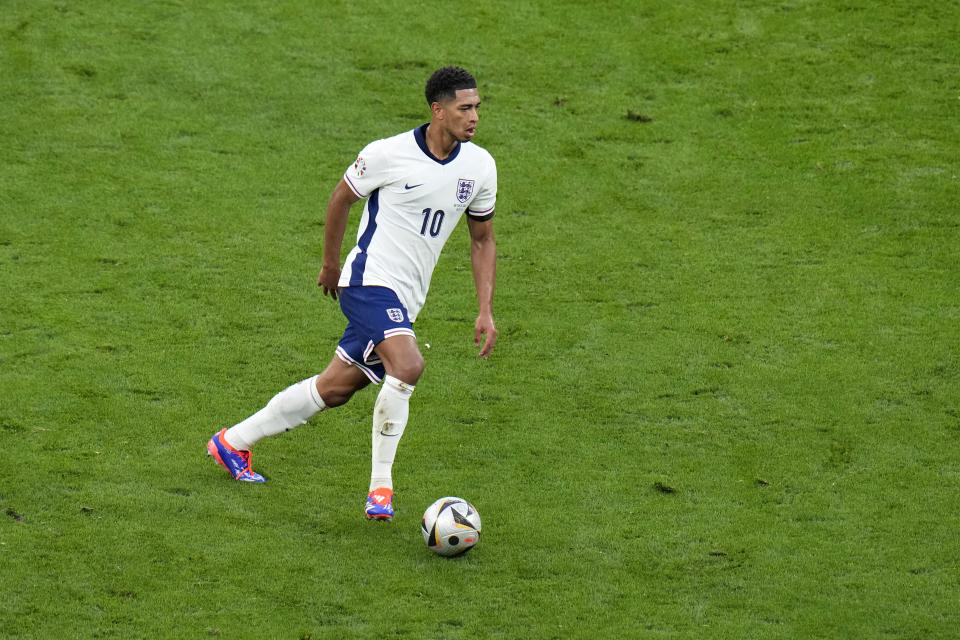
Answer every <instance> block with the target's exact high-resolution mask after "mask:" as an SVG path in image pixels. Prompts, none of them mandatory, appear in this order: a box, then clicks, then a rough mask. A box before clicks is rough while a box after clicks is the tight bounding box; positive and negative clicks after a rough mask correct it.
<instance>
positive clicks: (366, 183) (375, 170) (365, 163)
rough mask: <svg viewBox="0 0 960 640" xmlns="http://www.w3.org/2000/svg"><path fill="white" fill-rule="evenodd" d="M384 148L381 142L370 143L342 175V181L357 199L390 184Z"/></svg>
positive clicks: (388, 166) (387, 155)
mask: <svg viewBox="0 0 960 640" xmlns="http://www.w3.org/2000/svg"><path fill="white" fill-rule="evenodd" d="M385 146H386V145H384V141H383V140H376V141H374V142H371V143H370V144H368V145H367V146H365V147H364V148H363V151H361V152H360V155H358V156H357V159H356V160H355V161H354V162H353V164H351V165H350V166H349V167H347V170H346V171H345V172H344V173H343V179H344V181H345V182H346V183H347V185H348V186H349V187H350V189H351V190H353V192H354V193H355V194H357V196H358V197H360V198H366V197H367V196H369V195H370V194H371V193H373V192H374V191H376V190H377V189H379V188H380V187H382V186H384V185H385V184H387V183H388V182H390V172H391V166H390V156H389V154H387V153H386V149H385V148H384V147H385Z"/></svg>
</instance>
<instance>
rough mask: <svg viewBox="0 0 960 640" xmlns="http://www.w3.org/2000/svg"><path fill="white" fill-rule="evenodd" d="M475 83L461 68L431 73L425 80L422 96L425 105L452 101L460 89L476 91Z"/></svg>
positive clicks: (443, 69) (444, 69)
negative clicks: (424, 99) (425, 101)
mask: <svg viewBox="0 0 960 640" xmlns="http://www.w3.org/2000/svg"><path fill="white" fill-rule="evenodd" d="M476 88H477V81H476V79H474V77H473V76H472V75H470V72H469V71H467V70H466V69H464V68H462V67H442V68H440V69H437V70H436V71H434V72H433V75H432V76H430V79H429V80H427V89H426V91H424V95H426V97H427V104H433V103H434V102H440V101H441V100H453V99H454V98H456V97H457V91H459V90H460V89H476Z"/></svg>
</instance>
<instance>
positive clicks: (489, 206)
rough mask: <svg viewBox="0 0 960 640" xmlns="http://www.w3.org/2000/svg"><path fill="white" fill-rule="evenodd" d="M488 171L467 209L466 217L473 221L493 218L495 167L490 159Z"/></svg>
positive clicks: (495, 187) (495, 197) (495, 181)
mask: <svg viewBox="0 0 960 640" xmlns="http://www.w3.org/2000/svg"><path fill="white" fill-rule="evenodd" d="M489 163H490V169H489V171H488V173H487V176H486V177H485V178H484V179H483V181H482V183H481V184H480V189H479V191H477V196H476V197H475V198H474V199H473V201H472V202H471V203H470V206H469V207H468V208H467V215H468V216H470V217H471V218H473V219H474V220H479V221H481V222H484V221H486V220H489V219H491V218H492V217H493V209H494V206H495V205H496V203H497V165H496V163H495V162H494V161H493V158H492V157H491V158H490V159H489Z"/></svg>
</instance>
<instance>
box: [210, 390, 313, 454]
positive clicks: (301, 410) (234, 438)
mask: <svg viewBox="0 0 960 640" xmlns="http://www.w3.org/2000/svg"><path fill="white" fill-rule="evenodd" d="M317 377H318V376H313V377H312V378H307V379H306V380H301V381H300V382H298V383H296V384H292V385H290V386H289V387H287V388H286V389H284V390H283V391H281V392H280V393H278V394H277V395H275V396H273V398H271V399H270V402H268V403H267V406H265V407H264V408H263V409H260V411H257V412H256V413H255V414H253V415H252V416H250V417H249V418H247V419H246V420H244V421H243V422H240V423H238V424H236V425H234V426H232V427H230V428H229V429H227V432H226V433H225V434H223V437H224V439H225V440H226V441H227V444H229V445H230V446H231V447H233V448H234V449H240V450H241V451H244V450H248V449H250V447H252V446H253V445H254V444H255V443H256V442H257V441H258V440H262V439H263V438H266V437H267V436H272V435H276V434H278V433H282V432H284V431H290V430H291V429H293V428H295V427H299V426H300V425H302V424H304V423H305V422H306V421H307V420H308V419H309V418H310V416H312V415H314V414H316V413H319V412H320V411H323V410H324V409H326V408H327V405H325V404H324V403H323V398H321V397H320V392H318V391H317Z"/></svg>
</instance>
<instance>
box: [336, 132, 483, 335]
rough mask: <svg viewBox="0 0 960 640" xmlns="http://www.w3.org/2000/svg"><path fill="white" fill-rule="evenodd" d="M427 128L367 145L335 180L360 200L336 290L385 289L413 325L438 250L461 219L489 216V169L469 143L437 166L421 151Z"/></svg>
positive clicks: (480, 152) (424, 149) (478, 149)
mask: <svg viewBox="0 0 960 640" xmlns="http://www.w3.org/2000/svg"><path fill="white" fill-rule="evenodd" d="M426 130H427V125H423V126H421V127H418V128H416V129H413V130H412V131H407V132H406V133H401V134H400V135H396V136H393V137H391V138H384V139H382V140H376V141H375V142H371V143H370V144H368V145H367V146H366V147H364V149H363V151H361V152H360V155H359V156H358V157H357V160H356V162H354V163H353V164H352V165H351V166H350V167H348V168H347V171H346V173H344V175H343V178H344V181H345V182H346V183H347V185H349V186H350V188H351V189H353V192H354V193H356V194H357V196H359V197H361V198H366V199H367V202H366V204H365V205H364V208H363V217H362V218H361V220H360V227H359V229H358V230H357V245H356V246H355V247H354V248H353V249H352V250H351V251H350V254H349V255H348V256H347V259H346V261H345V263H344V265H343V271H342V273H341V275H340V286H341V287H355V286H382V287H389V288H390V289H393V291H394V292H395V293H396V294H397V297H399V298H400V301H401V302H402V303H403V304H404V306H406V308H407V313H408V314H409V316H410V321H411V322H413V321H414V320H415V319H416V317H417V314H418V313H419V312H420V309H421V308H423V302H424V300H425V299H426V297H427V289H429V288H430V278H431V276H432V275H433V269H434V267H435V266H436V265H437V260H438V259H439V257H440V251H441V249H443V245H444V244H445V243H446V241H447V238H449V237H450V234H451V232H453V229H454V227H456V226H457V223H458V222H459V221H460V218H461V217H462V216H463V214H464V213H466V214H467V215H468V216H471V217H473V218H475V219H478V220H487V219H489V218H490V217H492V216H493V208H494V203H495V201H496V197H497V167H496V164H495V163H494V161H493V157H492V156H491V155H490V154H489V153H488V152H487V151H486V150H485V149H483V148H481V147H478V146H477V145H475V144H473V143H472V142H465V143H458V144H457V146H456V148H455V149H454V150H453V152H452V153H451V154H450V155H449V156H448V157H447V158H446V159H445V160H438V159H437V158H436V157H435V156H434V155H433V154H432V153H430V150H429V148H428V147H427V142H426V138H425V134H426Z"/></svg>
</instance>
